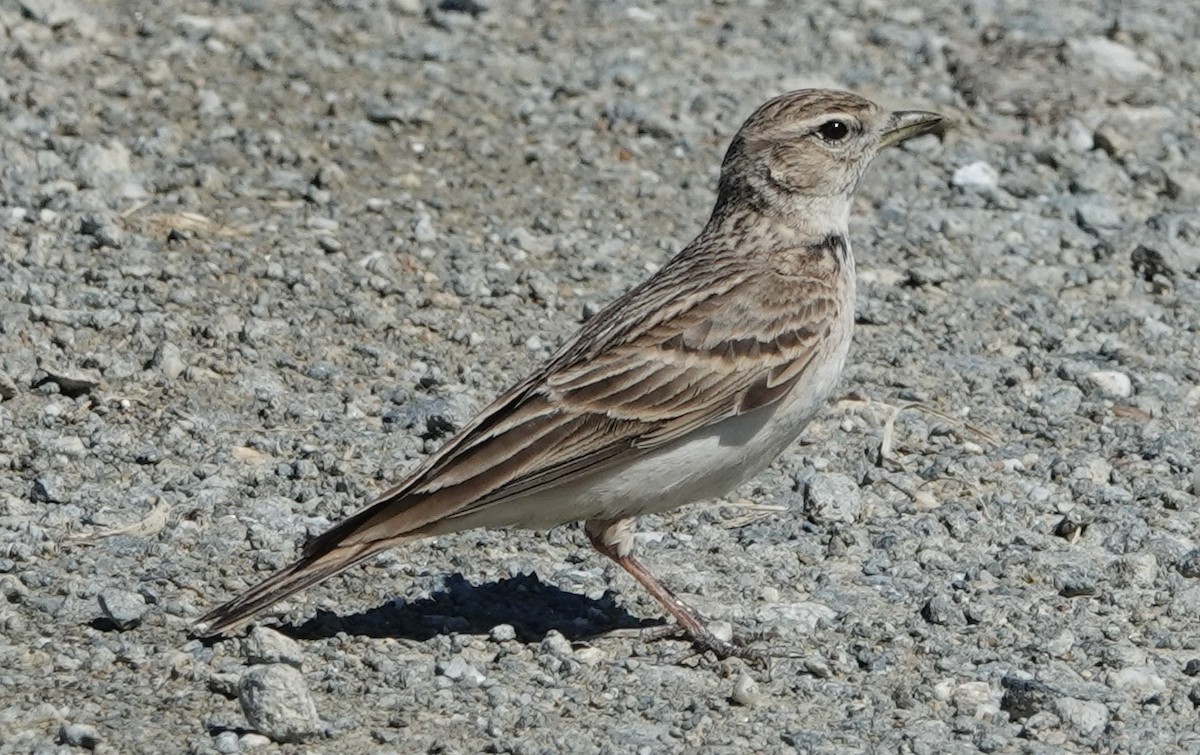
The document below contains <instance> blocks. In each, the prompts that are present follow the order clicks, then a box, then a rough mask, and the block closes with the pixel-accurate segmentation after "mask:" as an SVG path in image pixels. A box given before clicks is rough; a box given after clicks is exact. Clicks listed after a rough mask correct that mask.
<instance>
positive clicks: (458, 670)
mask: <svg viewBox="0 0 1200 755" xmlns="http://www.w3.org/2000/svg"><path fill="white" fill-rule="evenodd" d="M437 673H438V674H440V675H441V676H444V677H446V678H447V679H451V680H453V681H456V682H466V683H468V684H473V685H479V684H482V683H483V680H484V679H486V678H487V677H486V676H484V674H483V672H481V671H480V670H479V669H477V668H475V667H474V666H472V665H471V664H470V663H467V660H466V659H465V658H463V657H462V656H461V655H456V656H454V657H453V658H451V659H450V660H449V661H446V662H444V663H439V664H438V666H437Z"/></svg>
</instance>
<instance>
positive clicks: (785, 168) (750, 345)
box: [195, 89, 945, 658]
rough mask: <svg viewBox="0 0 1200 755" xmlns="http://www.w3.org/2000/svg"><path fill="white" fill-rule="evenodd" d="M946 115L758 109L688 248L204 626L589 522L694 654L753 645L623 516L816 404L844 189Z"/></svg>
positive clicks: (724, 483)
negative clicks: (491, 536) (695, 599)
mask: <svg viewBox="0 0 1200 755" xmlns="http://www.w3.org/2000/svg"><path fill="white" fill-rule="evenodd" d="M944 124H945V119H944V118H943V117H942V116H940V115H938V114H936V113H931V112H926V111H921V110H900V111H889V110H886V109H884V108H882V107H880V106H879V105H877V104H875V103H874V102H872V101H870V100H868V99H866V98H864V97H861V96H859V95H856V94H853V93H850V92H844V91H838V90H830V89H800V90H795V91H791V92H788V93H785V94H782V95H779V96H777V97H774V98H773V99H770V100H768V101H767V102H765V103H764V104H762V105H761V106H760V107H758V108H757V109H756V110H755V111H754V112H753V113H752V114H751V115H750V117H749V118H748V119H747V120H746V121H745V122H744V123H743V125H742V126H741V128H740V129H739V130H738V131H737V132H736V134H735V135H734V137H733V139H732V141H731V142H730V144H729V147H728V149H727V151H726V152H725V157H724V159H723V161H722V163H721V171H720V176H719V178H718V181H717V195H716V201H715V203H714V206H713V210H712V213H711V214H710V216H709V219H708V221H707V223H705V225H704V226H703V228H702V230H701V231H700V233H699V235H697V236H696V238H695V239H694V240H693V241H692V242H691V243H690V244H688V245H687V246H685V247H684V248H682V249H681V250H680V251H679V252H677V253H676V254H675V255H674V256H673V257H672V258H671V259H670V260H668V261H667V262H666V263H665V264H664V265H663V266H662V267H661V268H659V269H658V271H657V272H655V273H654V274H653V275H651V276H650V277H649V278H647V279H646V280H644V281H643V282H642V283H640V284H638V285H637V286H635V287H633V288H632V289H630V290H628V291H627V292H625V293H624V294H623V295H622V296H620V297H619V298H617V299H616V300H614V301H613V302H612V303H610V304H609V305H608V306H607V307H605V308H604V309H602V310H601V311H600V312H598V313H597V314H595V315H593V316H592V317H591V318H589V319H588V320H586V321H585V322H584V323H583V325H582V326H581V328H580V329H579V330H578V332H576V333H575V335H574V336H573V337H571V338H570V339H568V340H567V341H566V342H565V343H563V345H562V346H561V347H560V348H558V349H557V351H555V352H554V353H553V354H552V355H551V356H550V357H549V358H548V359H547V360H546V361H545V362H544V363H542V364H541V365H540V366H538V367H537V368H536V369H534V370H533V371H532V372H531V373H530V374H529V375H528V376H527V377H526V378H525V379H524V380H521V381H520V382H518V383H517V384H516V385H514V386H512V387H511V388H509V389H508V390H507V391H505V392H504V393H503V394H501V395H500V396H499V397H498V398H497V399H495V401H493V402H492V403H491V404H490V405H489V406H487V407H486V408H485V409H483V411H481V412H480V413H479V414H478V416H476V417H475V418H474V419H472V420H471V421H470V422H468V423H467V424H465V425H464V426H463V427H462V428H461V429H460V430H459V431H458V432H457V433H456V434H454V435H453V436H452V437H451V438H450V439H449V440H447V441H446V443H445V444H444V445H443V446H442V447H441V448H440V449H438V450H437V451H436V452H434V453H433V454H432V455H430V456H429V457H428V458H427V459H426V460H425V461H424V462H423V463H422V464H421V465H419V467H418V468H417V469H415V470H414V471H413V472H412V473H411V474H409V475H408V476H407V477H406V478H405V479H403V481H401V482H400V483H399V484H397V485H396V486H395V487H392V488H391V489H390V490H387V491H386V492H384V493H383V494H381V495H379V496H378V497H377V498H376V499H375V500H374V501H373V502H371V503H369V504H368V505H366V506H365V507H364V508H362V509H360V510H359V511H357V513H354V514H352V515H350V516H349V517H347V518H346V519H344V520H343V521H341V522H338V523H337V524H335V525H333V526H332V527H330V528H329V529H328V530H327V531H325V532H324V533H322V534H320V535H317V536H316V537H315V538H313V539H312V540H310V541H309V542H308V543H307V544H306V545H305V546H304V547H303V549H302V551H301V554H300V556H299V557H298V558H297V560H296V561H295V562H294V563H292V564H291V565H289V566H287V567H285V568H283V569H282V570H280V571H278V572H277V573H275V574H273V575H272V576H270V577H268V578H267V579H265V580H263V581H262V582H261V583H259V584H257V585H256V586H254V587H251V588H250V589H249V590H247V591H245V592H244V593H243V594H241V595H240V596H238V597H236V598H234V599H233V600H231V601H230V602H228V603H225V604H224V605H221V606H220V607H218V608H216V609H214V610H212V611H211V612H209V613H208V614H206V615H205V616H203V617H201V618H200V619H199V620H198V621H197V622H196V624H195V630H196V632H197V633H198V634H199V635H200V636H205V637H211V636H215V635H220V634H225V633H227V632H229V631H230V630H232V629H234V628H236V627H238V626H239V625H241V624H243V623H245V622H247V621H248V620H250V619H252V618H253V617H255V616H256V615H258V614H259V613H260V612H262V611H263V610H264V609H266V608H268V607H269V606H271V605H273V604H275V603H277V602H278V601H281V600H283V599H285V598H287V597H289V596H292V595H294V594H295V593H297V592H299V591H301V590H303V589H305V588H307V587H310V586H312V585H314V584H316V583H318V582H322V581H324V580H326V579H328V578H330V577H332V576H333V575H335V574H338V573H340V572H342V571H344V570H346V569H348V568H350V567H352V566H354V565H355V564H359V563H361V562H362V561H364V560H366V559H368V558H370V557H372V556H374V555H376V554H378V553H380V552H381V551H384V550H386V549H389V548H392V547H394V546H397V545H401V544H404V543H409V542H411V541H415V540H419V539H422V538H427V537H434V536H438V535H444V534H448V533H453V532H459V531H462V530H469V529H474V528H478V527H507V528H518V529H522V528H523V529H548V528H551V527H556V526H559V525H564V524H568V523H572V522H580V521H582V522H584V532H585V533H586V536H587V539H588V540H589V541H590V543H591V545H592V546H593V547H594V548H595V549H596V550H597V551H598V552H600V553H601V554H603V555H604V556H607V557H608V558H610V559H612V560H613V561H614V562H615V563H616V564H618V565H619V566H621V567H622V568H623V569H624V570H625V571H626V572H628V573H629V575H631V576H632V577H633V578H634V579H635V580H636V581H637V582H639V583H640V584H641V585H642V586H643V587H644V588H645V589H646V590H647V591H648V592H649V593H650V595H652V596H653V597H654V598H655V599H656V600H657V601H658V602H659V603H660V604H661V605H662V607H663V609H665V611H666V613H667V614H669V615H670V616H671V617H673V618H674V619H675V627H674V631H678V632H679V633H681V634H683V635H684V636H685V637H686V638H687V639H688V640H690V641H691V642H692V643H693V645H694V647H696V648H697V649H698V650H699V651H711V652H713V653H714V654H715V655H717V656H718V657H721V658H725V657H729V656H733V655H740V654H742V652H743V650H744V648H745V643H738V642H733V641H729V640H725V639H722V638H718V637H717V636H716V635H715V634H714V633H713V632H712V631H710V630H709V628H708V625H707V623H706V621H705V619H704V618H703V617H702V616H701V615H700V614H699V613H698V612H697V611H696V610H695V609H694V608H692V607H691V606H689V605H688V604H687V603H685V602H684V601H683V600H682V599H681V598H679V597H678V596H677V595H676V594H675V593H673V592H672V591H671V590H670V589H669V588H668V587H667V586H666V585H664V584H663V583H662V582H661V581H659V580H658V578H656V577H655V576H654V575H653V574H652V573H651V572H650V571H649V570H648V569H647V568H646V566H645V565H644V564H643V563H642V561H641V560H640V559H639V558H638V557H637V556H636V555H635V554H634V552H633V551H634V549H633V544H634V537H633V535H634V524H635V521H636V519H637V517H639V516H642V515H646V514H655V513H661V512H666V511H669V510H672V509H675V508H677V507H679V506H683V505H685V504H689V503H693V502H696V501H700V500H704V499H710V498H714V497H718V496H722V495H724V494H726V493H727V492H729V491H731V490H733V489H734V488H735V487H737V486H738V485H739V484H741V483H742V482H745V481H747V480H748V479H750V478H751V477H753V476H754V475H756V474H758V473H759V472H760V471H762V470H763V469H764V468H765V467H766V466H767V465H769V464H770V463H771V462H772V461H773V460H775V459H776V458H777V457H778V456H779V455H780V454H781V453H782V452H783V451H784V449H785V448H787V446H788V445H790V444H791V443H792V442H793V441H794V440H795V439H796V438H797V437H798V436H799V435H800V433H801V432H802V430H803V429H804V427H805V425H807V424H808V423H809V421H810V420H811V419H812V418H813V417H814V415H816V414H817V412H819V411H820V410H821V408H822V407H823V405H824V403H825V401H826V399H827V398H828V397H829V395H830V393H831V391H832V390H833V388H834V386H835V384H836V382H837V381H838V379H839V377H840V375H841V373H842V370H843V368H844V366H845V363H846V356H847V353H848V350H849V347H850V341H851V333H852V331H853V327H854V299H855V266H854V257H853V254H852V252H851V247H850V242H849V240H848V235H847V234H848V226H849V215H850V209H851V203H852V200H853V196H854V192H855V189H856V187H857V186H858V183H859V180H860V179H861V178H862V177H863V175H864V173H865V171H866V169H867V167H868V165H869V164H870V163H871V161H872V159H873V158H874V157H875V156H876V155H877V154H878V153H879V152H880V151H881V150H882V149H884V148H885V147H888V146H891V145H895V144H899V143H900V142H903V141H905V140H907V139H909V138H912V137H915V136H919V135H922V134H928V133H934V132H940V131H941V130H942V128H943V126H944Z"/></svg>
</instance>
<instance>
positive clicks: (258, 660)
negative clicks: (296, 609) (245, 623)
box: [242, 626, 304, 668]
mask: <svg viewBox="0 0 1200 755" xmlns="http://www.w3.org/2000/svg"><path fill="white" fill-rule="evenodd" d="M242 656H243V657H245V659H246V660H247V661H248V662H249V663H251V664H268V663H286V664H288V665H290V666H295V667H296V668H303V666H304V652H303V651H302V650H301V649H300V645H299V643H297V642H296V641H295V640H293V639H292V638H291V637H288V636H287V635H283V634H280V633H279V632H276V631H275V630H274V629H270V628H268V627H262V626H258V627H255V628H254V629H253V630H251V632H250V634H249V635H248V636H247V637H245V638H244V639H243V640H242Z"/></svg>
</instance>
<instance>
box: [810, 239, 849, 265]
mask: <svg viewBox="0 0 1200 755" xmlns="http://www.w3.org/2000/svg"><path fill="white" fill-rule="evenodd" d="M812 248H813V250H814V251H818V250H819V251H822V252H825V253H826V254H828V255H829V256H830V257H832V258H833V260H834V261H835V262H837V265H838V267H845V266H846V261H847V260H846V253H847V251H848V249H849V248H848V247H847V245H846V237H845V236H842V235H841V234H840V233H831V234H829V235H828V236H826V237H825V238H823V239H821V240H820V241H819V242H817V243H816V244H814V245H813V247H812Z"/></svg>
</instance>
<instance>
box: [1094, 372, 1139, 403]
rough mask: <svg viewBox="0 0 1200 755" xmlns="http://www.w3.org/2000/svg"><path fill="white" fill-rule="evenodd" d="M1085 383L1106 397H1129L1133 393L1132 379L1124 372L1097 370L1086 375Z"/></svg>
mask: <svg viewBox="0 0 1200 755" xmlns="http://www.w3.org/2000/svg"><path fill="white" fill-rule="evenodd" d="M1086 381H1087V384H1088V385H1089V386H1090V387H1091V388H1092V389H1094V390H1096V391H1097V392H1099V393H1100V394H1101V395H1103V396H1105V397H1106V398H1129V397H1130V396H1131V395H1133V381H1132V380H1130V379H1129V376H1128V375H1126V374H1125V373H1124V372H1117V371H1116V370H1097V371H1096V372H1092V373H1089V374H1088V375H1087V377H1086Z"/></svg>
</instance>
